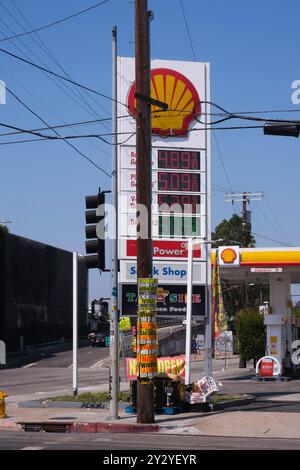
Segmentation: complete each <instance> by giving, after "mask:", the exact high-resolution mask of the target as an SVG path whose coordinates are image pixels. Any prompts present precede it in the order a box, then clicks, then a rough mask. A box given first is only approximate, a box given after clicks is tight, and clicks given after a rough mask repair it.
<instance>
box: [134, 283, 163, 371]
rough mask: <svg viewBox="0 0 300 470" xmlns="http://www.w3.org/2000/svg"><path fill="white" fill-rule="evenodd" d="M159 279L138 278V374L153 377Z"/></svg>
mask: <svg viewBox="0 0 300 470" xmlns="http://www.w3.org/2000/svg"><path fill="white" fill-rule="evenodd" d="M157 286H158V283H157V279H138V321H137V355H136V357H137V374H138V377H140V378H153V376H154V374H156V373H157V348H158V340H157V323H156V305H157Z"/></svg>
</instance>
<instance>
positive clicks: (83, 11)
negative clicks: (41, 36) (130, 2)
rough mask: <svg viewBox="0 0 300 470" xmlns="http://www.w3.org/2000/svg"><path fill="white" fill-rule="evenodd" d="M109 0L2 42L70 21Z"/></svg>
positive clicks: (1, 40)
mask: <svg viewBox="0 0 300 470" xmlns="http://www.w3.org/2000/svg"><path fill="white" fill-rule="evenodd" d="M108 1H109V0H103V1H102V2H100V3H96V4H95V5H92V6H91V7H88V8H85V9H84V10H81V11H78V12H77V13H73V14H72V15H69V16H66V17H64V18H61V19H60V20H56V21H54V22H52V23H48V24H46V25H44V26H40V27H39V28H35V29H33V30H31V31H25V32H24V33H20V34H16V35H14V36H11V37H9V38H7V39H0V42H3V41H7V40H8V39H15V38H19V37H21V36H26V35H28V34H33V33H36V32H37V31H42V30H43V29H46V28H51V27H52V26H56V25H58V24H60V23H63V22H65V21H68V20H70V19H72V18H75V17H76V16H79V15H82V14H84V13H87V12H89V11H91V10H94V9H95V8H97V7H99V6H101V5H103V4H104V3H107V2H108Z"/></svg>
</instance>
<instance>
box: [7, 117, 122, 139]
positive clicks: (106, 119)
mask: <svg viewBox="0 0 300 470" xmlns="http://www.w3.org/2000/svg"><path fill="white" fill-rule="evenodd" d="M126 117H128V114H126V115H124V116H117V119H123V118H126ZM102 121H111V117H109V118H103V119H92V120H90V121H79V122H72V123H70V124H60V125H55V126H51V128H52V129H63V128H65V127H71V128H72V127H75V126H84V125H88V124H97V123H98V122H102ZM1 125H2V126H3V127H6V124H1ZM7 126H8V125H7ZM47 129H49V128H48V127H40V128H38V129H30V131H31V132H40V131H45V130H47ZM26 133H28V130H25V129H24V130H19V131H15V132H4V133H0V137H4V136H5V137H6V136H10V135H18V134H26ZM110 135H112V134H110Z"/></svg>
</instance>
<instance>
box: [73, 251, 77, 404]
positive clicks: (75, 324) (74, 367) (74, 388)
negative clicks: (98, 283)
mask: <svg viewBox="0 0 300 470" xmlns="http://www.w3.org/2000/svg"><path fill="white" fill-rule="evenodd" d="M72 265H73V368H72V376H73V395H74V396H76V395H77V393H78V253H77V251H74V252H73V257H72Z"/></svg>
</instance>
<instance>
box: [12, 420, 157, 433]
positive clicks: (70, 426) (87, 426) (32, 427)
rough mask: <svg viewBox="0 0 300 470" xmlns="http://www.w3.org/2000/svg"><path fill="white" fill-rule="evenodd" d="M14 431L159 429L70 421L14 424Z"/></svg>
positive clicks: (145, 425)
mask: <svg viewBox="0 0 300 470" xmlns="http://www.w3.org/2000/svg"><path fill="white" fill-rule="evenodd" d="M14 424H15V426H16V428H15V429H18V430H19V429H23V430H24V431H25V432H26V431H27V432H61V433H74V432H75V433H83V432H86V433H147V432H151V433H153V432H158V431H160V430H161V427H160V426H158V425H157V424H128V423H103V422H102V423H88V422H82V423H81V422H72V421H66V422H61V421H44V422H36V421H31V422H19V423H14Z"/></svg>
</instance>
